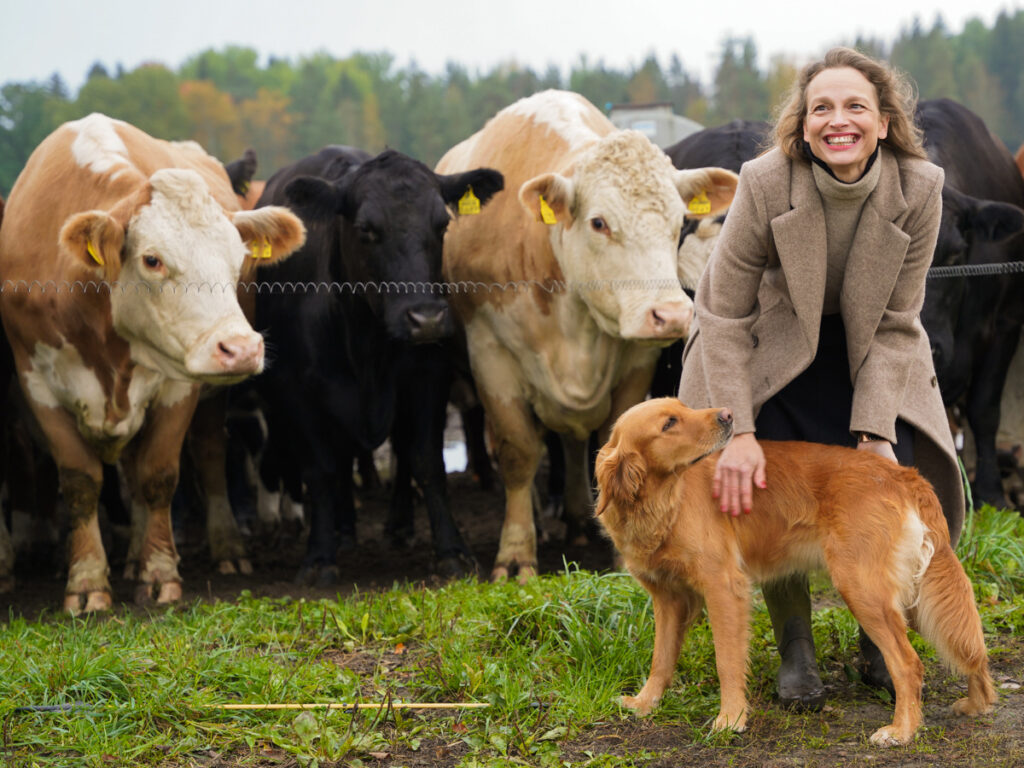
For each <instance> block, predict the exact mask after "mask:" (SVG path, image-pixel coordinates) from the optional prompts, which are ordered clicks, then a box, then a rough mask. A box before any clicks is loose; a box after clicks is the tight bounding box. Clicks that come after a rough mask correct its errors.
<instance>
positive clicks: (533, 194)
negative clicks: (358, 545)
mask: <svg viewBox="0 0 1024 768" xmlns="http://www.w3.org/2000/svg"><path fill="white" fill-rule="evenodd" d="M719 171H721V169H700V170H696V171H692V170H691V171H677V170H675V169H674V168H673V167H672V164H671V162H670V161H669V159H668V157H667V156H666V155H665V154H664V153H663V152H662V151H661V150H659V149H658V148H657V147H655V146H654V145H653V144H651V142H650V141H649V140H648V139H647V138H646V137H645V136H643V135H642V134H640V133H638V132H636V131H619V132H616V133H613V134H610V135H609V136H607V137H605V138H604V139H602V140H601V141H600V142H598V143H597V144H596V145H595V146H594V147H593V148H591V150H590V151H589V152H588V153H587V154H586V155H585V156H583V157H582V158H580V160H579V161H578V162H577V164H576V167H575V169H574V172H573V174H572V176H571V177H566V176H562V175H560V174H556V173H550V174H544V175H543V176H538V177H536V178H534V179H531V180H530V181H527V182H526V183H525V184H524V185H523V186H522V188H521V189H520V193H519V197H520V202H521V203H522V204H523V205H524V207H526V209H527V210H528V211H531V212H533V213H534V215H535V216H537V217H538V218H542V217H543V216H544V215H545V214H547V215H548V216H549V217H553V218H554V220H555V222H556V223H554V224H552V225H551V227H552V230H551V235H550V237H551V243H552V247H553V249H554V253H555V257H556V258H557V259H558V262H559V265H560V267H561V268H562V272H563V274H564V275H565V278H566V280H567V281H568V282H569V283H570V284H572V288H573V289H574V290H576V291H578V293H579V295H580V296H581V297H582V299H583V301H584V302H586V304H587V306H588V308H589V310H590V313H591V315H592V316H593V317H594V319H595V321H596V322H597V324H598V325H599V327H600V328H601V329H602V330H603V331H604V332H605V333H608V334H611V335H613V336H618V337H621V338H624V339H634V340H639V341H650V342H655V343H669V342H671V341H672V340H674V339H677V338H682V337H685V336H686V335H687V334H688V333H689V327H690V320H691V318H692V315H693V304H692V302H691V301H690V299H689V298H688V297H687V296H686V294H685V293H683V291H682V288H681V287H680V284H679V278H678V276H677V254H676V249H677V246H678V243H679V232H680V229H681V227H682V224H683V215H684V213H685V211H686V206H687V205H688V204H689V203H690V201H691V200H692V199H694V198H698V199H699V200H700V201H703V200H704V198H705V197H706V198H707V203H706V205H705V207H706V208H707V209H708V210H707V211H706V212H703V213H702V215H707V214H710V213H711V212H712V211H716V210H718V209H720V208H722V207H725V206H727V205H728V203H729V202H730V201H731V200H732V191H734V190H735V178H736V177H735V174H731V173H730V172H728V171H722V174H727V175H721V174H719V173H718V172H719ZM730 185H731V188H730ZM702 194H703V196H701V195H702ZM541 198H543V201H544V204H545V206H542V205H541ZM726 198H727V199H726ZM700 204H701V203H698V205H700ZM545 208H546V210H545ZM702 211H703V209H702Z"/></svg>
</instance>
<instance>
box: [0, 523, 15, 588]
mask: <svg viewBox="0 0 1024 768" xmlns="http://www.w3.org/2000/svg"><path fill="white" fill-rule="evenodd" d="M13 589H14V545H13V544H12V543H11V534H10V532H9V531H8V530H7V520H6V519H5V518H4V515H3V514H2V513H0V594H6V593H7V592H11V591H13Z"/></svg>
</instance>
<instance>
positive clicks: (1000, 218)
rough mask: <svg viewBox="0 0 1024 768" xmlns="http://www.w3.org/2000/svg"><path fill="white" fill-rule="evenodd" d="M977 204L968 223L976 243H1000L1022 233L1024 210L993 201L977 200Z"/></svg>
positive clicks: (1023, 228) (1023, 229)
mask: <svg viewBox="0 0 1024 768" xmlns="http://www.w3.org/2000/svg"><path fill="white" fill-rule="evenodd" d="M977 203H978V205H977V206H976V207H975V208H974V209H973V210H972V211H971V221H970V228H971V230H972V231H973V233H974V239H975V240H976V241H984V242H988V243H1001V242H1003V241H1004V240H1008V239H1009V238H1011V237H1013V236H1014V235H1016V234H1018V233H1019V232H1022V231H1024V210H1021V209H1020V208H1018V207H1017V206H1015V205H1010V204H1009V203H997V202H995V201H993V200H978V201H977Z"/></svg>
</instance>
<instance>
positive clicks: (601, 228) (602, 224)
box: [590, 216, 608, 235]
mask: <svg viewBox="0 0 1024 768" xmlns="http://www.w3.org/2000/svg"><path fill="white" fill-rule="evenodd" d="M590 226H591V228H592V229H593V230H594V231H595V232H600V233H601V234H602V235H607V234H608V222H606V221H605V220H604V219H602V218H601V217H600V216H595V217H594V218H592V219H591V220H590Z"/></svg>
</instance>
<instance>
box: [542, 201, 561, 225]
mask: <svg viewBox="0 0 1024 768" xmlns="http://www.w3.org/2000/svg"><path fill="white" fill-rule="evenodd" d="M538 197H539V198H540V218H541V221H543V222H544V223H545V224H557V223H558V219H556V218H555V212H554V211H553V210H551V206H550V205H548V201H547V200H545V199H544V195H538Z"/></svg>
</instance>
